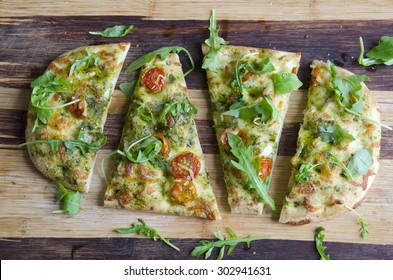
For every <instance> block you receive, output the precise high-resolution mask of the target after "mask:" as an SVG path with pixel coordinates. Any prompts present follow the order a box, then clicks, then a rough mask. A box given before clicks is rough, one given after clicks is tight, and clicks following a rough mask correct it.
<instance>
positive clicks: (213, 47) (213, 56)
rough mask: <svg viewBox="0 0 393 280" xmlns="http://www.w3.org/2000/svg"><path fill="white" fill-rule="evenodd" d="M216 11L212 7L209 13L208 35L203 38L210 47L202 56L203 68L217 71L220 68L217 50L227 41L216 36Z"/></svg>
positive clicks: (219, 50) (226, 43)
mask: <svg viewBox="0 0 393 280" xmlns="http://www.w3.org/2000/svg"><path fill="white" fill-rule="evenodd" d="M216 24H217V21H216V12H215V10H214V9H213V10H212V11H211V15H210V26H209V31H210V37H209V38H208V39H206V40H205V43H206V45H208V46H209V47H210V49H209V52H208V53H207V54H206V55H205V57H204V58H203V64H202V68H203V69H209V70H211V71H214V72H217V71H218V70H220V69H221V67H222V66H221V63H220V59H219V57H218V55H217V54H218V52H221V51H222V46H224V45H228V44H229V42H227V41H225V40H224V39H223V38H221V37H220V36H218V31H219V28H217V26H216Z"/></svg>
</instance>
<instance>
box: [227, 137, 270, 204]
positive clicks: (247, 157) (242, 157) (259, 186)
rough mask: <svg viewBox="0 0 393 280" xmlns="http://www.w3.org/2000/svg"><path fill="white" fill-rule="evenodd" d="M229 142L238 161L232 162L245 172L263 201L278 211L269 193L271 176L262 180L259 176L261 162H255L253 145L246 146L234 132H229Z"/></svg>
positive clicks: (251, 186) (251, 185) (249, 183)
mask: <svg viewBox="0 0 393 280" xmlns="http://www.w3.org/2000/svg"><path fill="white" fill-rule="evenodd" d="M228 144H229V146H230V147H231V152H232V154H233V155H234V156H235V157H236V159H237V160H238V162H236V161H234V160H231V163H232V164H233V165H234V166H235V167H236V168H237V169H239V170H241V171H243V172H245V173H246V174H247V177H248V187H249V188H250V189H255V191H256V193H257V194H258V196H259V198H260V200H261V201H263V202H264V203H266V204H268V205H269V206H270V208H271V209H272V210H273V211H276V210H277V208H276V205H275V203H274V200H273V198H271V197H270V196H269V194H268V188H269V183H270V176H267V177H266V179H265V180H264V181H263V182H262V179H261V178H260V177H259V162H257V163H256V164H254V163H253V160H252V159H253V154H252V152H253V151H252V146H249V147H248V148H246V147H245V146H244V143H243V141H242V139H241V138H240V137H239V136H237V135H235V134H233V133H228Z"/></svg>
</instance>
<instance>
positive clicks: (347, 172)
mask: <svg viewBox="0 0 393 280" xmlns="http://www.w3.org/2000/svg"><path fill="white" fill-rule="evenodd" d="M325 155H326V156H328V157H330V160H329V161H328V162H327V163H333V164H335V165H337V166H339V167H341V168H342V169H343V170H344V174H345V176H347V177H348V178H350V179H353V175H352V173H351V171H350V170H349V169H348V167H346V166H345V164H344V163H343V162H342V161H341V160H339V159H338V158H337V157H336V156H335V155H333V154H331V153H330V152H325Z"/></svg>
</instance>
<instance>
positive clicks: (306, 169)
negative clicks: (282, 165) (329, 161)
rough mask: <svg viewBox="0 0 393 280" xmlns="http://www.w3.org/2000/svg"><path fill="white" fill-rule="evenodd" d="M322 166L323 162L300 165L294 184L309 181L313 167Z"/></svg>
mask: <svg viewBox="0 0 393 280" xmlns="http://www.w3.org/2000/svg"><path fill="white" fill-rule="evenodd" d="M322 164H324V163H323V162H320V163H317V164H312V163H311V162H309V163H307V164H302V165H301V166H300V167H299V172H298V173H297V174H296V176H295V180H296V183H305V182H308V181H309V180H310V171H311V170H313V169H314V168H315V167H317V166H320V165H322Z"/></svg>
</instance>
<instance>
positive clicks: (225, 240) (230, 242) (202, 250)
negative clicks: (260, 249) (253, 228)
mask: <svg viewBox="0 0 393 280" xmlns="http://www.w3.org/2000/svg"><path fill="white" fill-rule="evenodd" d="M226 230H227V232H228V233H229V237H223V236H222V235H221V233H220V232H219V231H215V232H213V234H214V235H215V236H216V237H217V239H218V240H217V241H209V240H200V241H199V243H200V244H201V245H199V246H196V247H195V248H194V249H193V250H192V251H191V253H190V256H191V257H199V256H201V255H203V254H205V259H208V258H209V257H210V255H211V253H212V251H213V249H214V248H220V251H219V254H218V257H217V260H222V259H223V257H224V255H225V249H226V246H228V247H229V248H228V251H227V252H226V254H227V255H230V254H231V253H232V252H233V250H234V249H235V248H236V246H237V245H238V244H239V243H246V244H247V247H248V248H250V247H251V242H252V241H256V240H262V239H267V238H270V236H263V237H251V236H248V237H244V238H239V237H237V235H236V234H235V233H234V232H233V230H232V229H231V228H229V227H227V228H226Z"/></svg>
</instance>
